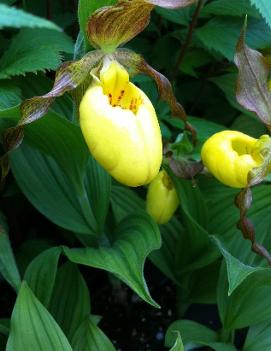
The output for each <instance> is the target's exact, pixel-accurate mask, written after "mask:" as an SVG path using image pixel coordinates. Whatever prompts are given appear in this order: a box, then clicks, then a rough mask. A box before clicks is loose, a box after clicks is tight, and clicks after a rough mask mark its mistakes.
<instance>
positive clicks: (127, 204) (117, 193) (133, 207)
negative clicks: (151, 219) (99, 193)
mask: <svg viewBox="0 0 271 351" xmlns="http://www.w3.org/2000/svg"><path fill="white" fill-rule="evenodd" d="M110 201H111V204H112V209H113V213H114V216H115V219H116V221H117V222H120V221H121V220H122V219H124V218H125V217H126V216H128V215H130V214H133V213H134V212H136V211H140V210H144V209H145V202H144V200H143V199H141V198H140V197H139V196H138V195H137V194H136V192H135V191H133V190H131V189H129V188H127V187H123V186H119V185H114V186H112V193H111V199H110Z"/></svg>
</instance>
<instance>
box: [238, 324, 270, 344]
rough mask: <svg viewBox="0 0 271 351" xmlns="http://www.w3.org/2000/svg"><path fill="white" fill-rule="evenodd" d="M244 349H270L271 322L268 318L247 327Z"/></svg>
mask: <svg viewBox="0 0 271 351" xmlns="http://www.w3.org/2000/svg"><path fill="white" fill-rule="evenodd" d="M243 350H244V351H258V350H261V351H269V350H271V323H270V320H269V321H267V322H263V323H260V324H256V325H253V326H252V327H250V328H249V330H248V334H247V337H246V341H245V345H244V347H243Z"/></svg>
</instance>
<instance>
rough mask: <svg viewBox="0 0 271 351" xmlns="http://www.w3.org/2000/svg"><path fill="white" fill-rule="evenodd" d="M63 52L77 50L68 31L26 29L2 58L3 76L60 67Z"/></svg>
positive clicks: (0, 64) (1, 72)
mask: <svg viewBox="0 0 271 351" xmlns="http://www.w3.org/2000/svg"><path fill="white" fill-rule="evenodd" d="M0 11H1V8H0ZM0 13H1V12H0ZM0 16H1V15H0ZM62 52H67V53H72V52H73V43H72V40H71V38H69V37H68V36H67V35H66V34H65V33H63V32H56V31H52V30H48V29H35V31H34V32H33V30H32V29H22V30H21V31H20V32H19V33H18V34H17V35H16V36H15V37H14V38H13V39H12V42H11V44H10V46H9V47H8V49H7V50H6V51H5V53H4V55H3V56H2V57H1V59H0V79H5V78H9V77H11V76H16V75H22V74H25V73H27V72H38V71H45V70H51V69H56V68H57V67H58V66H59V65H60V63H61V59H62V56H61V53H62Z"/></svg>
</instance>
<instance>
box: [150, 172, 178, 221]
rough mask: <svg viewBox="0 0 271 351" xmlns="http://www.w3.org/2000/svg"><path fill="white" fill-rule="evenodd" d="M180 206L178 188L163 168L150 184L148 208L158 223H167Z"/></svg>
mask: <svg viewBox="0 0 271 351" xmlns="http://www.w3.org/2000/svg"><path fill="white" fill-rule="evenodd" d="M178 206H179V199H178V196H177V193H176V189H175V187H174V185H173V183H172V181H171V179H170V177H169V176H168V174H167V173H166V171H164V170H162V171H160V172H159V173H158V175H157V176H156V177H155V179H154V180H153V181H152V182H151V184H150V185H149V188H148V192H147V202H146V210H147V212H148V213H149V214H150V215H151V216H152V218H153V219H154V220H155V221H156V222H157V223H158V224H165V223H167V222H168V221H169V220H170V218H171V217H172V216H173V214H174V212H175V211H176V209H177V207H178Z"/></svg>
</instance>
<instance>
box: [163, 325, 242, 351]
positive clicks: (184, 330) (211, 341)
mask: <svg viewBox="0 0 271 351" xmlns="http://www.w3.org/2000/svg"><path fill="white" fill-rule="evenodd" d="M176 331H177V332H179V333H180V334H181V335H182V339H183V343H184V345H185V346H186V345H191V344H192V345H195V346H209V347H211V348H212V350H215V351H237V349H236V348H235V346H234V345H232V344H230V343H222V342H219V335H218V333H216V332H215V331H213V330H211V329H209V328H207V327H205V326H204V325H201V324H199V323H197V322H194V321H189V320H182V321H175V322H173V323H172V324H171V325H170V327H169V329H168V330H167V334H166V345H167V346H171V345H173V343H174V334H176ZM175 338H176V336H175ZM177 350H178V349H177Z"/></svg>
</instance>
